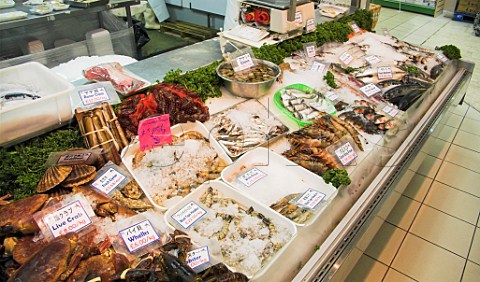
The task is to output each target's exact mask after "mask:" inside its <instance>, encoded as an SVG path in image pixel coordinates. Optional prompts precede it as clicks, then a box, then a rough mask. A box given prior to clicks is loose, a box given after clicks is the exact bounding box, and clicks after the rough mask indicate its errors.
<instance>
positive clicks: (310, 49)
mask: <svg viewBox="0 0 480 282" xmlns="http://www.w3.org/2000/svg"><path fill="white" fill-rule="evenodd" d="M316 49H317V48H315V46H314V45H310V46H307V47H305V50H306V51H307V57H309V58H313V57H315V55H316V53H317V52H316Z"/></svg>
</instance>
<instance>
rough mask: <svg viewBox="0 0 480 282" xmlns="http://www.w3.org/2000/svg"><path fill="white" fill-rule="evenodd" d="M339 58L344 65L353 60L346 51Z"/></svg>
mask: <svg viewBox="0 0 480 282" xmlns="http://www.w3.org/2000/svg"><path fill="white" fill-rule="evenodd" d="M339 58H340V61H342V62H343V63H344V64H345V65H348V64H350V63H351V62H352V61H353V57H352V55H350V54H348V52H345V53H343V54H342V55H340V57H339Z"/></svg>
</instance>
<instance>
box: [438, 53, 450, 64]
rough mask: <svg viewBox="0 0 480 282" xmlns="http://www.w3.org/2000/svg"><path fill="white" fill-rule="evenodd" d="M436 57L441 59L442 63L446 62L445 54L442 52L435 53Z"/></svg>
mask: <svg viewBox="0 0 480 282" xmlns="http://www.w3.org/2000/svg"><path fill="white" fill-rule="evenodd" d="M437 59H439V60H440V61H442V62H444V63H446V62H448V58H447V56H445V55H444V54H443V53H438V54H437Z"/></svg>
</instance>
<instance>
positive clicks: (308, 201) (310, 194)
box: [297, 188, 326, 210]
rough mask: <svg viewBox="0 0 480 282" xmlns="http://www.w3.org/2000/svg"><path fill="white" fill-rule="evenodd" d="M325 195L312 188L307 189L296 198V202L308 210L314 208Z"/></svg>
mask: <svg viewBox="0 0 480 282" xmlns="http://www.w3.org/2000/svg"><path fill="white" fill-rule="evenodd" d="M325 197H326V195H325V194H323V193H322V192H319V191H317V190H314V189H311V188H310V189H308V190H307V191H306V192H305V193H303V195H302V196H300V198H299V199H298V200H297V204H298V205H300V206H302V207H305V208H307V209H310V210H314V209H315V208H316V207H317V206H318V204H320V202H321V201H322V200H323V199H324V198H325Z"/></svg>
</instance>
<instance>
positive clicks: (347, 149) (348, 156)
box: [335, 142, 358, 165]
mask: <svg viewBox="0 0 480 282" xmlns="http://www.w3.org/2000/svg"><path fill="white" fill-rule="evenodd" d="M335 155H337V157H338V159H339V160H340V162H341V163H342V165H348V164H349V163H351V162H352V161H353V160H354V159H356V158H357V157H358V154H357V152H355V150H354V149H353V147H352V145H351V144H350V142H347V143H345V144H343V145H342V146H340V147H338V148H337V149H335Z"/></svg>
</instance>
